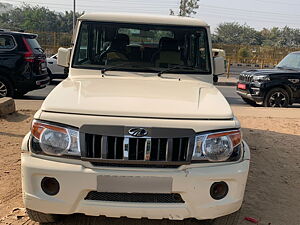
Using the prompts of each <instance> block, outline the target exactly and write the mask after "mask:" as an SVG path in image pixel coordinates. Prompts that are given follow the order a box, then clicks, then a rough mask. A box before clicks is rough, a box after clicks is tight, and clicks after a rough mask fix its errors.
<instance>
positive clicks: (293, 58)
mask: <svg viewBox="0 0 300 225" xmlns="http://www.w3.org/2000/svg"><path fill="white" fill-rule="evenodd" d="M277 67H278V68H283V69H295V70H300V53H291V54H289V55H287V56H286V57H285V58H284V59H283V60H282V61H281V62H280V63H279V64H278V65H277Z"/></svg>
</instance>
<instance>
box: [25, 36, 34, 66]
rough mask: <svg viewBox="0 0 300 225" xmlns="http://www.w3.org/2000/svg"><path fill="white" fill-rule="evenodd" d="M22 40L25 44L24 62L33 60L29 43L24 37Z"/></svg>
mask: <svg viewBox="0 0 300 225" xmlns="http://www.w3.org/2000/svg"><path fill="white" fill-rule="evenodd" d="M23 42H24V44H25V46H26V49H27V52H25V53H24V59H25V61H26V62H34V55H33V52H32V50H31V47H30V45H29V44H28V42H27V41H26V38H23Z"/></svg>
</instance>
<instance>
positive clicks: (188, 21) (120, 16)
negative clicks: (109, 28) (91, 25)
mask: <svg viewBox="0 0 300 225" xmlns="http://www.w3.org/2000/svg"><path fill="white" fill-rule="evenodd" d="M79 20H81V21H101V22H115V23H135V24H159V25H173V26H174V25H175V26H176V25H178V26H197V27H199V26H200V27H208V24H207V23H206V22H204V21H203V20H200V19H195V18H190V17H180V16H161V15H154V14H137V13H87V14H84V15H83V16H81V17H79Z"/></svg>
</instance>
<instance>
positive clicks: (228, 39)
mask: <svg viewBox="0 0 300 225" xmlns="http://www.w3.org/2000/svg"><path fill="white" fill-rule="evenodd" d="M262 41H263V37H262V35H261V33H260V32H259V31H256V30H255V29H254V28H251V27H249V26H248V25H240V24H239V23H236V22H232V23H222V24H220V25H219V26H218V27H217V28H216V32H215V34H214V35H213V42H215V43H223V44H237V45H261V44H262Z"/></svg>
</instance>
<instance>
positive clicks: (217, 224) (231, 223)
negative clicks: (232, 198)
mask: <svg viewBox="0 0 300 225" xmlns="http://www.w3.org/2000/svg"><path fill="white" fill-rule="evenodd" d="M239 217H240V210H239V211H237V212H235V213H233V214H230V215H227V216H223V217H220V218H217V219H214V220H212V221H211V222H210V223H209V224H208V225H238V222H239Z"/></svg>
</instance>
